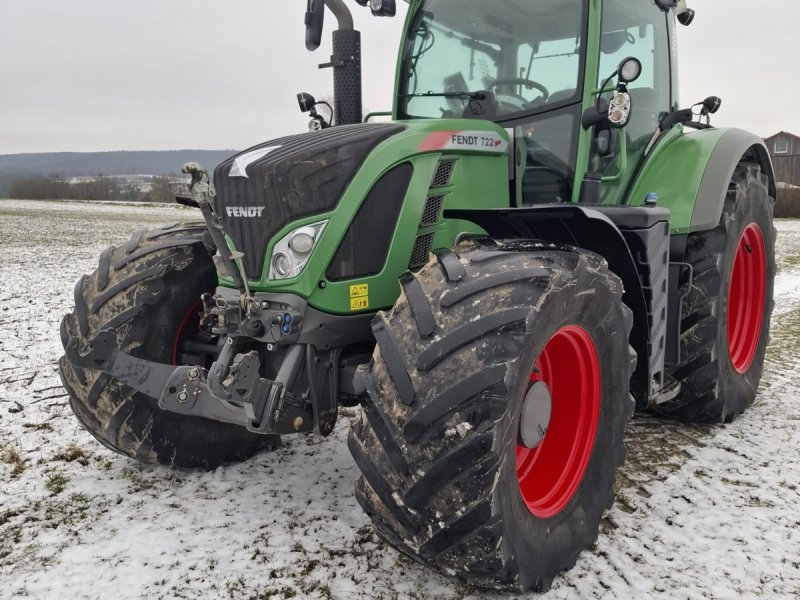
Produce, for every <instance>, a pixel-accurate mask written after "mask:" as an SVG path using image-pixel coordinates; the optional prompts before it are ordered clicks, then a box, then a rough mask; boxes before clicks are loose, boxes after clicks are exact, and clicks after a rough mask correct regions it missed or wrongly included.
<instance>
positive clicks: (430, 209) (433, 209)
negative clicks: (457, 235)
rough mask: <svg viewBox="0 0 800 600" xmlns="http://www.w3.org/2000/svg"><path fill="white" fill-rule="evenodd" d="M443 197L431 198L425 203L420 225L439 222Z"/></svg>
mask: <svg viewBox="0 0 800 600" xmlns="http://www.w3.org/2000/svg"><path fill="white" fill-rule="evenodd" d="M443 204H444V196H431V197H430V198H428V199H427V200H426V201H425V210H424V211H423V213H422V221H420V225H422V226H425V225H434V224H436V223H438V222H439V215H440V214H441V213H442V205H443Z"/></svg>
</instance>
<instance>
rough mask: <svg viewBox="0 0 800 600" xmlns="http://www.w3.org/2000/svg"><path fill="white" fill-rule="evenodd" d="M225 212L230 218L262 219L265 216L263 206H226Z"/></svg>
mask: <svg viewBox="0 0 800 600" xmlns="http://www.w3.org/2000/svg"><path fill="white" fill-rule="evenodd" d="M225 211H226V212H227V213H228V216H229V217H245V218H253V217H260V216H261V215H263V214H264V207H263V206H226V207H225Z"/></svg>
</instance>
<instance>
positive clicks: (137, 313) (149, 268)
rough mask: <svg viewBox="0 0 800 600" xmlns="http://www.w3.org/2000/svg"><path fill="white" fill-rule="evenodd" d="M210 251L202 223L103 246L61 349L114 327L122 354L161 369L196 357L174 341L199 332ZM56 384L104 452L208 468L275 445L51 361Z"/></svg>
mask: <svg viewBox="0 0 800 600" xmlns="http://www.w3.org/2000/svg"><path fill="white" fill-rule="evenodd" d="M212 250H213V246H212V244H211V241H210V236H208V234H207V232H206V229H205V226H204V225H202V224H184V225H174V226H171V227H162V228H158V229H153V230H150V231H144V230H140V231H137V232H136V233H134V234H133V236H132V237H131V239H130V240H129V241H128V242H127V244H125V245H122V246H119V247H118V248H113V247H109V248H107V249H106V250H105V251H104V252H103V253H102V254H101V256H100V264H99V266H98V268H97V270H95V272H94V273H92V274H91V275H90V276H88V277H87V276H83V277H81V279H80V280H79V281H78V283H77V285H76V286H75V309H74V310H73V312H72V313H71V314H68V315H66V316H65V317H64V319H63V321H62V322H61V341H62V343H63V345H64V348H66V347H67V345H68V344H69V343H70V342H71V341H73V340H76V341H77V342H78V345H79V348H80V350H81V352H84V353H85V352H86V351H87V350H88V348H89V345H90V343H91V341H92V340H93V339H94V337H95V336H96V335H97V334H98V333H99V332H100V331H102V330H103V329H107V328H111V329H114V330H115V331H116V334H117V340H118V343H119V344H120V348H121V349H122V350H123V351H125V352H128V353H129V354H131V355H133V356H138V357H140V358H145V359H147V360H151V361H154V362H159V363H168V364H181V363H183V362H185V361H191V360H198V358H199V357H197V356H193V357H189V356H186V355H184V354H183V352H182V350H181V344H182V343H183V342H185V341H186V339H187V338H191V337H193V334H197V332H198V328H197V322H198V319H197V313H198V312H199V302H198V301H199V298H200V295H201V294H203V293H205V292H209V291H211V290H213V289H214V287H215V286H216V282H217V278H216V272H215V269H214V264H213V261H212V259H211V251H212ZM59 370H60V373H61V380H62V382H63V384H64V387H65V388H66V390H67V392H68V393H69V396H70V406H71V407H72V410H73V412H74V413H75V415H76V416H77V418H78V420H79V421H80V422H81V424H83V426H84V427H85V428H86V429H87V430H88V431H89V433H91V434H92V435H93V436H94V437H95V438H97V439H98V440H99V441H100V442H102V443H103V444H104V445H105V446H107V447H109V448H111V449H112V450H114V451H116V452H119V453H120V454H124V455H126V456H130V457H132V458H135V459H137V460H139V461H141V462H145V463H161V464H165V465H172V466H177V467H184V468H191V467H202V468H213V467H216V466H217V465H220V464H222V463H225V462H230V461H234V460H242V459H246V458H248V457H250V456H252V455H253V454H255V453H256V452H258V451H259V450H261V449H262V448H265V447H270V446H274V445H276V444H277V443H278V442H279V438H278V436H258V435H255V434H251V433H249V432H248V431H247V430H245V429H244V428H241V427H238V426H235V425H230V424H227V423H220V422H216V421H210V420H207V419H202V418H198V417H187V416H183V415H178V414H176V413H171V412H167V411H163V410H161V409H160V408H158V403H157V401H156V400H155V399H153V398H150V397H149V396H145V395H144V394H140V393H136V392H134V391H133V390H132V389H130V388H128V387H127V386H124V385H122V384H120V383H119V382H118V381H116V380H115V379H113V378H112V377H111V376H110V375H107V374H105V373H102V372H100V371H95V370H91V369H80V368H77V367H74V366H73V365H71V364H70V363H69V362H68V361H67V359H66V357H62V358H61V360H60V361H59Z"/></svg>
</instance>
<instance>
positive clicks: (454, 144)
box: [419, 131, 508, 154]
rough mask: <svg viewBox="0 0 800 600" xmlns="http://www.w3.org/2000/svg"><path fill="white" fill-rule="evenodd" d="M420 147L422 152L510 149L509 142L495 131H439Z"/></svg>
mask: <svg viewBox="0 0 800 600" xmlns="http://www.w3.org/2000/svg"><path fill="white" fill-rule="evenodd" d="M419 149H420V152H430V151H432V150H468V151H472V152H490V153H492V154H503V153H505V151H506V150H507V149H508V142H507V141H506V140H505V139H504V138H503V136H501V135H500V134H499V133H495V132H493V131H437V132H435V133H432V134H430V135H429V136H428V137H426V138H425V139H424V140H422V143H421V144H420V146H419Z"/></svg>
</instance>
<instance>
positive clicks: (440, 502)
mask: <svg viewBox="0 0 800 600" xmlns="http://www.w3.org/2000/svg"><path fill="white" fill-rule="evenodd" d="M456 252H457V254H456V253H452V252H451V253H445V254H441V255H439V257H438V260H434V261H432V262H431V263H429V264H428V265H427V266H426V267H424V268H423V269H422V271H420V273H419V274H418V275H411V274H407V275H406V276H405V277H404V278H403V279H402V281H401V283H402V285H403V294H402V295H401V297H400V299H399V300H398V301H397V304H396V305H395V307H394V308H393V309H392V310H391V312H389V313H379V314H378V315H377V316H376V318H375V320H374V322H373V331H374V333H375V337H376V340H377V342H378V344H377V347H376V350H375V354H374V357H373V360H372V361H371V363H370V365H369V366H368V367H362V368H361V369H360V370H359V372H358V375H357V377H356V384H357V386H359V387H361V388H362V389H363V393H362V406H363V412H362V416H361V419H360V421H358V422H357V423H355V424H354V425H353V427H352V429H351V431H350V435H349V439H348V445H349V447H350V451H351V453H352V455H353V457H354V459H355V461H356V463H357V465H358V467H359V469H360V470H361V476H360V477H359V479H358V481H357V482H356V485H355V488H356V498H357V500H358V502H359V504H360V505H361V506H362V507H363V508H364V510H365V511H366V512H367V513H368V514H369V516H370V517H371V519H372V521H373V523H374V524H375V526H376V527H377V530H378V532H379V533H380V534H381V535H382V536H383V537H384V538H385V539H386V540H387V541H389V542H390V543H391V544H393V545H394V546H395V547H397V548H398V549H399V550H400V551H402V552H404V553H405V554H407V555H408V556H410V557H412V558H413V559H415V560H417V561H419V562H421V563H423V564H425V565H427V566H429V567H431V568H433V569H436V570H438V571H440V572H442V573H444V574H446V575H449V576H452V577H455V578H457V579H460V580H462V581H464V582H466V583H468V584H470V585H475V586H478V587H482V588H486V589H493V590H508V591H517V592H522V591H528V590H534V591H540V592H541V591H545V590H547V589H548V588H549V587H550V585H551V583H552V581H553V579H554V577H555V576H556V575H557V574H558V573H560V572H561V571H563V570H564V569H568V568H570V567H572V566H573V565H574V564H575V562H576V560H577V557H578V554H579V553H580V552H581V551H582V550H583V549H584V548H586V547H588V546H590V545H591V544H592V543H593V542H594V540H595V539H596V537H597V533H598V528H599V523H600V519H601V517H602V514H603V511H605V510H606V509H607V508H609V507H610V506H611V504H612V502H613V498H614V494H613V482H614V475H615V473H616V470H617V467H619V465H621V464H622V463H623V461H624V456H625V449H624V445H623V433H624V429H625V425H626V423H627V422H628V419H629V417H630V415H631V414H632V412H633V408H634V401H633V398H632V397H631V396H630V394H629V387H630V375H631V373H632V372H633V368H634V364H635V362H636V359H635V353H634V352H633V349H632V348H631V347H630V346H629V344H628V336H629V334H630V328H631V324H632V316H631V312H630V310H628V308H627V307H626V306H624V305H623V304H622V301H621V298H622V284H621V282H620V280H619V279H618V278H617V277H616V276H615V275H614V274H612V273H611V272H610V271H609V270H608V268H607V265H606V262H605V260H604V259H602V258H601V257H599V256H597V255H594V254H591V253H588V252H585V251H581V250H577V249H573V248H563V249H542V246H541V245H540V244H539V245H537V244H535V243H532V242H530V243H529V242H505V243H504V242H489V241H482V242H480V243H478V242H467V243H463V244H461V245H460V246H459V247H458V248H457V249H456ZM567 325H578V326H580V327H582V328H584V329H585V331H587V332H588V333H589V334H590V336H591V338H592V342H593V344H594V345H595V348H596V350H597V354H598V358H599V364H600V373H601V384H600V385H601V400H600V409H599V415H600V416H599V423H598V427H597V433H596V436H595V439H594V445H593V449H592V450H591V456H590V457H589V462H588V466H587V467H586V471H585V472H584V475H583V478H582V480H581V481H580V484H579V487H578V489H577V492H576V493H575V495H574V496H573V497H572V498H571V500H570V501H569V503H568V504H567V505H566V507H565V508H564V509H563V510H562V511H561V512H560V513H558V514H556V515H555V516H553V517H552V518H538V517H535V516H534V515H533V513H532V512H530V511H529V510H528V509H527V506H526V505H525V503H524V500H523V497H522V493H521V491H520V487H519V483H518V479H517V471H516V457H515V452H516V445H517V438H518V428H519V412H520V406H521V403H522V399H523V396H524V395H525V393H526V388H527V386H528V381H529V375H530V373H531V370H532V367H533V364H534V361H535V360H536V357H537V356H538V355H539V352H540V351H541V349H542V347H543V346H544V345H545V344H546V343H547V341H548V340H549V339H550V338H551V336H552V335H553V334H554V332H556V331H559V330H560V328H562V327H565V326H567Z"/></svg>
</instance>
